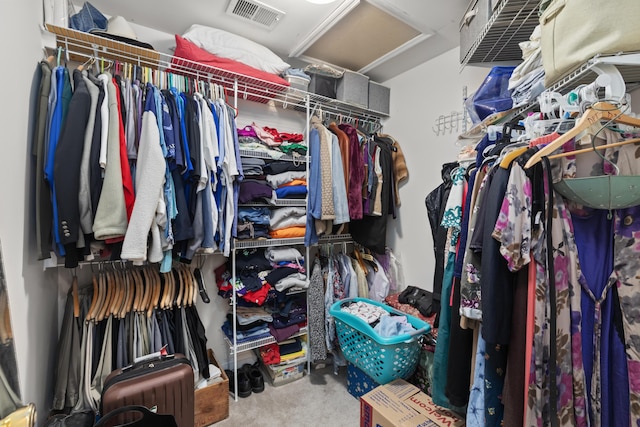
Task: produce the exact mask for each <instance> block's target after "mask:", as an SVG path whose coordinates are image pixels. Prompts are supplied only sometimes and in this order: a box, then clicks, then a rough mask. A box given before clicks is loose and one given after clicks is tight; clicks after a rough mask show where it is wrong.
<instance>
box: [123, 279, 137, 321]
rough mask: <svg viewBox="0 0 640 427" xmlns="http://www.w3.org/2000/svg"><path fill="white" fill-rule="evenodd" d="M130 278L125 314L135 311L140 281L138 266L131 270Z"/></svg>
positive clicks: (124, 308)
mask: <svg viewBox="0 0 640 427" xmlns="http://www.w3.org/2000/svg"><path fill="white" fill-rule="evenodd" d="M128 276H129V280H128V288H129V289H128V296H127V301H126V302H125V304H124V307H123V312H124V316H126V315H127V314H129V313H132V312H133V302H134V301H135V298H136V287H137V283H138V271H137V268H134V269H133V270H129V274H128Z"/></svg>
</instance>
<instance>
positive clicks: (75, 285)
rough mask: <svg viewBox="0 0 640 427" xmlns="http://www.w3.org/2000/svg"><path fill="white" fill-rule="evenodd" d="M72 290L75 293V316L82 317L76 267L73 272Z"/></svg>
mask: <svg viewBox="0 0 640 427" xmlns="http://www.w3.org/2000/svg"><path fill="white" fill-rule="evenodd" d="M71 274H72V279H71V292H72V294H73V317H75V318H76V319H77V318H78V317H80V295H79V294H78V276H77V275H76V269H75V268H74V269H73V270H72V272H71Z"/></svg>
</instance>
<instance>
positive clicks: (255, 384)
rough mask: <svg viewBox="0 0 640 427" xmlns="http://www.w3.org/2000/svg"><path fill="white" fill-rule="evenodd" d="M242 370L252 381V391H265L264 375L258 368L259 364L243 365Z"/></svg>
mask: <svg viewBox="0 0 640 427" xmlns="http://www.w3.org/2000/svg"><path fill="white" fill-rule="evenodd" d="M241 370H242V371H244V372H245V374H246V375H247V377H248V378H249V381H250V382H251V391H253V392H254V393H261V392H263V391H264V377H263V376H262V371H261V370H260V368H258V364H257V363H256V364H253V365H250V364H248V363H247V364H245V365H243V366H242V369H241Z"/></svg>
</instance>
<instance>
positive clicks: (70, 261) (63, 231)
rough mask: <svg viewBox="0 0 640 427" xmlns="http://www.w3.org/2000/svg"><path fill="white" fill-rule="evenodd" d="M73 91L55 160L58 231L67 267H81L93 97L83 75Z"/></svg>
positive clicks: (76, 77)
mask: <svg viewBox="0 0 640 427" xmlns="http://www.w3.org/2000/svg"><path fill="white" fill-rule="evenodd" d="M73 81H74V88H75V90H74V92H73V97H72V98H71V102H70V103H69V112H68V113H67V118H66V120H65V122H64V123H63V125H62V131H61V133H60V139H59V141H58V146H57V147H56V152H55V158H54V172H53V173H54V176H55V188H56V204H57V206H58V230H59V232H60V241H61V242H62V244H63V245H64V247H65V252H66V256H65V267H67V268H72V267H77V266H78V257H79V255H78V252H77V250H76V242H77V241H78V237H79V234H80V207H79V202H78V192H79V191H80V161H81V159H82V151H83V149H84V134H85V130H86V128H87V122H88V120H89V110H90V107H91V96H90V95H89V90H88V89H87V85H86V83H85V81H84V79H83V78H82V72H81V71H79V70H75V71H74V72H73Z"/></svg>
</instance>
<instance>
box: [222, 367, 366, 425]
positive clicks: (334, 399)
mask: <svg viewBox="0 0 640 427" xmlns="http://www.w3.org/2000/svg"><path fill="white" fill-rule="evenodd" d="M359 425H360V402H359V400H358V399H356V398H355V397H353V396H351V395H350V394H349V392H348V391H347V368H346V367H340V368H339V371H338V375H334V373H333V365H331V364H330V365H328V366H326V367H324V368H321V369H312V372H311V375H305V376H304V377H303V378H301V379H299V380H297V381H294V382H292V383H289V384H284V385H281V386H279V387H273V386H272V385H271V384H270V383H269V382H268V381H265V390H264V391H263V392H262V393H252V394H251V396H249V397H247V398H244V399H243V398H239V399H238V401H237V402H235V401H234V400H233V397H231V395H230V398H229V418H227V419H226V420H224V421H220V422H219V423H216V424H215V426H216V427H217V426H233V427H253V426H260V427H294V426H304V427H315V426H318V427H320V426H323V427H324V426H332V427H356V426H359Z"/></svg>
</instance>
